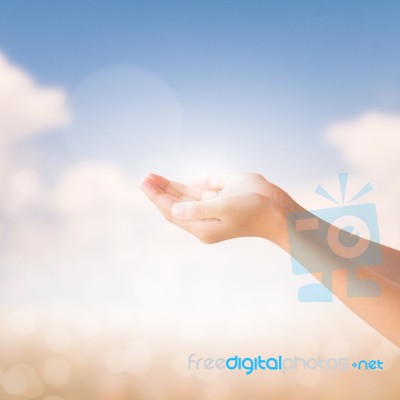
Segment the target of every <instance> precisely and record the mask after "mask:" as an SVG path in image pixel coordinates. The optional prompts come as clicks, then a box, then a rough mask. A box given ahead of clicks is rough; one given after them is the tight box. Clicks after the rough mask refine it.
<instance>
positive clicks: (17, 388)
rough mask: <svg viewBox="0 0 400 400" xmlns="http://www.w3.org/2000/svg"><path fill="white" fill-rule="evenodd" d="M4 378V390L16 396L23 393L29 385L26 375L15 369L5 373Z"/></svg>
mask: <svg viewBox="0 0 400 400" xmlns="http://www.w3.org/2000/svg"><path fill="white" fill-rule="evenodd" d="M2 380H3V388H4V390H5V391H6V392H7V393H9V394H11V395H14V396H16V395H19V394H22V393H23V392H24V390H25V389H26V386H27V382H26V379H25V376H24V375H23V374H22V373H21V372H20V371H18V370H15V369H11V370H10V371H8V372H6V373H4V375H3V379H2Z"/></svg>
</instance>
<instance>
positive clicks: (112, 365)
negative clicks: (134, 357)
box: [104, 350, 126, 374]
mask: <svg viewBox="0 0 400 400" xmlns="http://www.w3.org/2000/svg"><path fill="white" fill-rule="evenodd" d="M104 363H105V365H106V367H107V368H108V370H109V371H111V372H113V373H116V374H118V373H120V372H124V370H125V365H126V362H125V355H124V354H123V353H122V351H118V350H113V351H110V352H108V353H107V354H106V355H105V356H104Z"/></svg>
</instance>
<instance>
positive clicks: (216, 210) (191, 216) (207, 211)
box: [171, 198, 225, 221]
mask: <svg viewBox="0 0 400 400" xmlns="http://www.w3.org/2000/svg"><path fill="white" fill-rule="evenodd" d="M224 203H225V201H224V200H223V198H214V199H210V200H205V201H188V202H180V203H175V204H174V205H173V207H172V210H171V211H172V216H173V217H175V218H176V219H179V220H189V221H190V220H204V219H209V218H214V219H220V216H221V213H222V211H223V209H224Z"/></svg>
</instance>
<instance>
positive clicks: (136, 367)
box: [125, 340, 152, 374]
mask: <svg viewBox="0 0 400 400" xmlns="http://www.w3.org/2000/svg"><path fill="white" fill-rule="evenodd" d="M125 357H126V358H125V360H126V361H125V362H126V370H127V371H128V372H131V373H132V374H140V373H143V372H147V371H148V370H149V369H150V368H151V364H152V349H151V346H150V345H149V343H147V342H145V341H143V340H132V341H131V342H130V343H128V345H127V346H126V349H125Z"/></svg>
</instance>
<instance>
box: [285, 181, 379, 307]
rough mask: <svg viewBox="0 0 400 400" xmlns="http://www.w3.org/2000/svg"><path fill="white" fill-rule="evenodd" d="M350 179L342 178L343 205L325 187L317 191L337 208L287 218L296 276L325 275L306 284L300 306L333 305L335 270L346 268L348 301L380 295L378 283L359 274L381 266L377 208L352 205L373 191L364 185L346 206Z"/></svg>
mask: <svg viewBox="0 0 400 400" xmlns="http://www.w3.org/2000/svg"><path fill="white" fill-rule="evenodd" d="M347 180H348V174H346V173H341V174H339V184H340V191H341V203H339V202H338V201H337V200H335V198H334V197H333V196H331V195H330V194H329V193H328V192H327V191H326V190H325V189H324V188H323V187H322V186H320V185H318V187H317V188H316V193H318V194H319V195H322V196H323V197H325V198H326V199H328V200H330V201H332V202H334V203H335V204H337V206H336V207H332V208H325V209H319V210H314V211H310V212H308V211H306V212H294V213H290V214H289V216H288V227H289V243H290V251H291V255H292V270H293V273H294V274H296V275H299V274H310V273H311V274H312V273H320V274H321V282H322V283H311V284H307V285H304V286H302V287H301V288H300V289H299V293H298V298H299V300H300V301H301V302H321V301H332V291H331V290H332V272H333V271H334V270H339V269H345V270H346V274H347V295H348V296H349V297H375V296H379V295H380V288H379V286H378V285H377V283H376V282H374V281H370V280H365V279H359V278H358V276H357V270H358V268H360V267H363V266H379V265H380V262H381V249H380V245H379V229H378V220H377V214H376V207H375V204H373V203H367V204H357V205H352V204H351V203H353V202H354V201H355V200H357V199H359V198H360V197H362V196H363V195H365V194H366V193H368V192H370V191H371V190H372V186H371V184H370V183H368V184H366V185H365V186H364V187H363V188H362V189H361V190H359V191H358V193H357V194H356V195H355V196H353V197H352V198H351V199H350V201H349V202H346V189H347ZM337 228H339V229H337ZM362 238H364V239H367V240H363V239H362ZM304 243H307V246H304ZM310 244H311V246H312V249H310ZM305 249H308V250H305ZM303 265H304V266H303ZM305 267H307V268H305Z"/></svg>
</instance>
